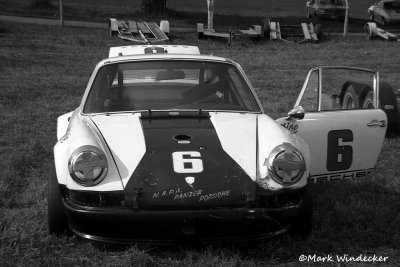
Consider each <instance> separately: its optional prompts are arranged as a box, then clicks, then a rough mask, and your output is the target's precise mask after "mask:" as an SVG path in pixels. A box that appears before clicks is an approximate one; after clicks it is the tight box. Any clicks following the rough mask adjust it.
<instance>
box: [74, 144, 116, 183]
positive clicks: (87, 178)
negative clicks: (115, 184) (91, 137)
mask: <svg viewBox="0 0 400 267" xmlns="http://www.w3.org/2000/svg"><path fill="white" fill-rule="evenodd" d="M68 169H69V173H70V174H71V177H72V178H73V179H74V180H75V181H76V182H77V183H78V184H80V185H83V186H93V185H96V184H98V183H100V182H101V181H102V180H103V179H104V177H105V176H106V174H107V170H108V163H107V158H106V155H105V154H104V153H103V151H101V150H100V149H98V148H97V147H94V146H83V147H80V148H78V149H77V150H75V151H74V153H72V155H71V157H70V159H69V162H68Z"/></svg>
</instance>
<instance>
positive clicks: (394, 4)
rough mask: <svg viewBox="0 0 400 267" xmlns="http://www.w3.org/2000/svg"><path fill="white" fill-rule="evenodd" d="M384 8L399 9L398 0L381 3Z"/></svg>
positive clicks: (399, 3)
mask: <svg viewBox="0 0 400 267" xmlns="http://www.w3.org/2000/svg"><path fill="white" fill-rule="evenodd" d="M383 6H384V8H386V9H390V10H394V11H400V1H399V2H397V1H396V2H386V3H384V4H383Z"/></svg>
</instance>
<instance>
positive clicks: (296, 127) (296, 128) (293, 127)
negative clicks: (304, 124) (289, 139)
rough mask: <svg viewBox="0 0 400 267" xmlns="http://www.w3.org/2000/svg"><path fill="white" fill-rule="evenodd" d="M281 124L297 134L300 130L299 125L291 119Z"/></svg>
mask: <svg viewBox="0 0 400 267" xmlns="http://www.w3.org/2000/svg"><path fill="white" fill-rule="evenodd" d="M281 125H282V126H283V127H285V128H286V130H288V131H289V132H290V133H292V134H296V133H297V132H298V131H299V125H297V124H293V123H291V122H289V121H287V122H285V123H282V124H281Z"/></svg>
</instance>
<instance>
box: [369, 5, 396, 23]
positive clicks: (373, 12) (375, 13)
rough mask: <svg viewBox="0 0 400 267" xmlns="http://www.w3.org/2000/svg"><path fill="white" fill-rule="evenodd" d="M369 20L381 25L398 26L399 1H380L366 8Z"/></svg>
mask: <svg viewBox="0 0 400 267" xmlns="http://www.w3.org/2000/svg"><path fill="white" fill-rule="evenodd" d="M368 13H369V18H370V20H371V21H375V22H377V23H380V24H382V25H386V24H396V23H399V24H400V1H399V0H381V1H379V2H377V3H375V4H374V5H372V6H370V7H369V8H368Z"/></svg>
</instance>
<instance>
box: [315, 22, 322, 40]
mask: <svg viewBox="0 0 400 267" xmlns="http://www.w3.org/2000/svg"><path fill="white" fill-rule="evenodd" d="M314 31H315V34H316V35H317V37H318V40H321V38H322V24H321V23H318V24H315V27H314Z"/></svg>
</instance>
